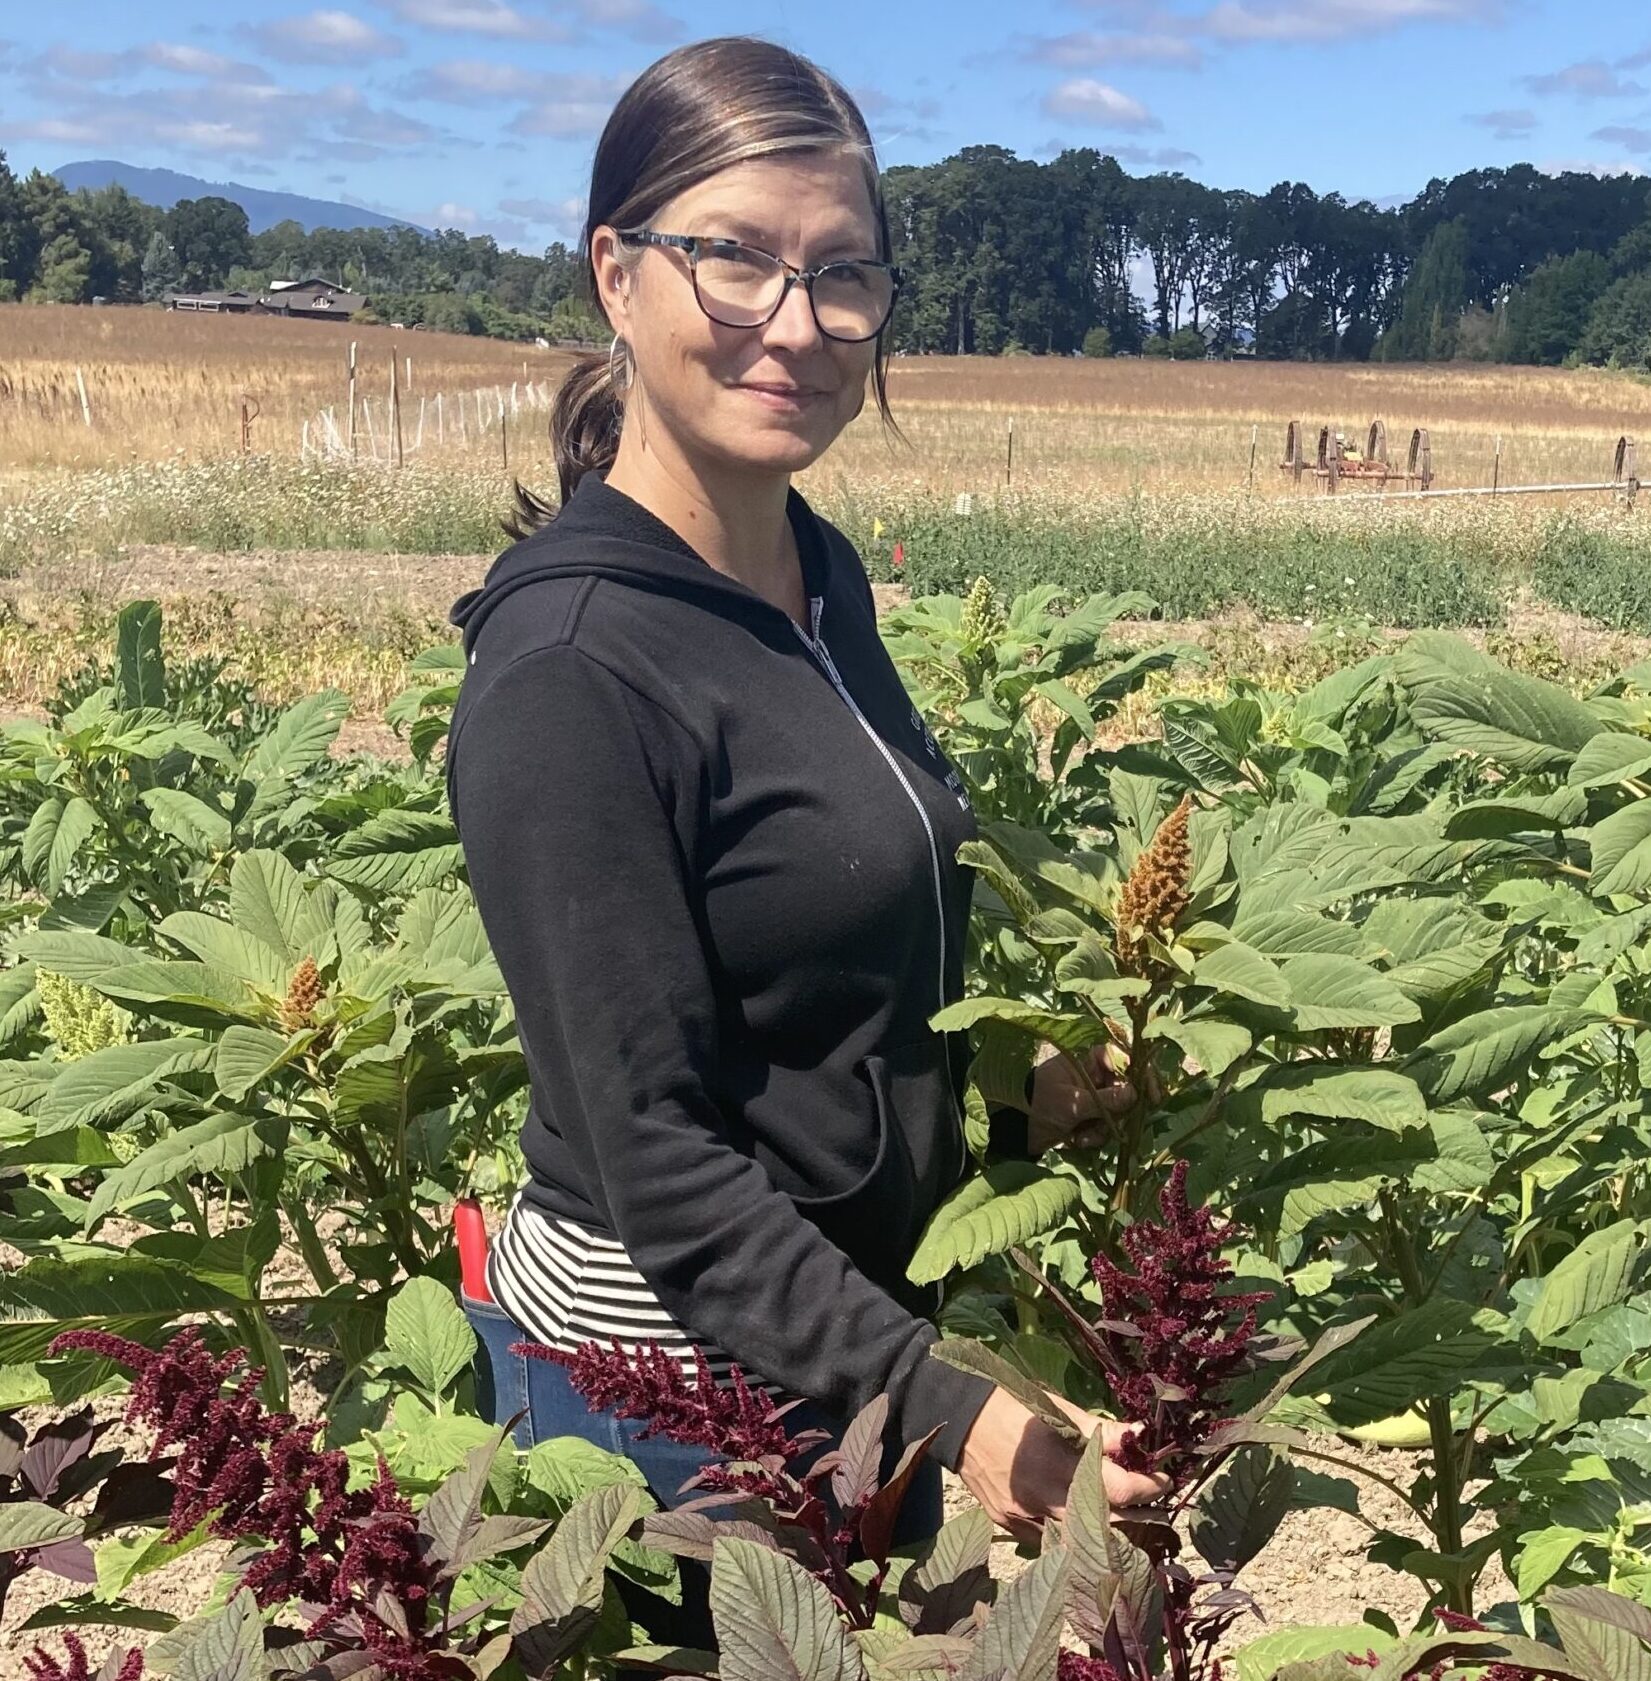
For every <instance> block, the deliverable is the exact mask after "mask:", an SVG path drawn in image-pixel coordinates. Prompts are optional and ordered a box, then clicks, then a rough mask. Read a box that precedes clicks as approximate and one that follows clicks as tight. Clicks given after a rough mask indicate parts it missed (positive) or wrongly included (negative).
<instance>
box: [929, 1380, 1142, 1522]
mask: <svg viewBox="0 0 1651 1681" xmlns="http://www.w3.org/2000/svg"><path fill="white" fill-rule="evenodd" d="M1050 1400H1051V1402H1053V1403H1054V1404H1055V1405H1057V1406H1059V1407H1060V1408H1061V1410H1062V1411H1063V1412H1067V1413H1070V1414H1071V1415H1072V1417H1073V1420H1074V1421H1075V1422H1077V1423H1078V1425H1079V1428H1080V1429H1083V1430H1084V1433H1085V1435H1090V1434H1093V1432H1094V1431H1095V1430H1097V1429H1099V1430H1100V1431H1101V1432H1102V1438H1101V1439H1102V1441H1103V1443H1104V1444H1105V1446H1106V1447H1107V1448H1108V1449H1109V1450H1111V1449H1113V1448H1116V1447H1117V1445H1118V1443H1119V1442H1121V1441H1122V1440H1123V1439H1124V1437H1125V1436H1126V1435H1127V1434H1128V1433H1129V1430H1130V1428H1131V1427H1130V1426H1127V1425H1122V1424H1116V1423H1112V1422H1110V1421H1105V1420H1102V1419H1098V1418H1096V1417H1094V1415H1093V1414H1090V1413H1085V1412H1081V1411H1080V1410H1079V1409H1077V1408H1075V1407H1073V1406H1071V1405H1069V1404H1067V1403H1065V1402H1062V1401H1061V1400H1060V1398H1059V1397H1058V1396H1054V1395H1052V1396H1050ZM1079 1458H1080V1450H1079V1448H1078V1447H1077V1445H1076V1444H1074V1443H1072V1442H1069V1441H1067V1440H1066V1438H1065V1437H1064V1436H1061V1435H1058V1434H1057V1433H1056V1432H1055V1431H1053V1430H1051V1429H1050V1428H1049V1426H1048V1425H1047V1424H1045V1423H1044V1422H1043V1420H1042V1419H1040V1418H1039V1417H1038V1416H1037V1414H1036V1413H1034V1412H1033V1411H1032V1410H1031V1409H1030V1408H1029V1407H1027V1406H1026V1405H1025V1404H1024V1403H1023V1402H1021V1401H1017V1400H1016V1399H1015V1397H1014V1396H1013V1395H1011V1394H1010V1393H1009V1391H1008V1390H1007V1389H994V1390H993V1391H992V1393H991V1395H990V1396H989V1397H988V1399H987V1402H986V1405H985V1406H984V1407H982V1408H981V1409H980V1411H979V1413H977V1414H976V1415H975V1421H974V1423H973V1424H972V1425H971V1426H970V1427H969V1433H968V1435H966V1436H965V1437H964V1438H963V1451H962V1454H961V1455H960V1456H959V1459H958V1465H957V1474H958V1475H959V1476H960V1477H961V1478H962V1479H963V1482H964V1484H965V1486H966V1487H967V1488H968V1490H969V1492H970V1493H971V1494H972V1495H973V1496H974V1497H975V1499H976V1500H978V1501H979V1502H980V1504H981V1506H982V1508H983V1509H984V1510H985V1513H986V1515H987V1516H988V1517H989V1518H990V1519H991V1520H992V1521H993V1523H995V1524H996V1525H997V1526H998V1527H999V1528H1000V1529H1006V1530H1008V1532H1009V1533H1010V1534H1011V1535H1013V1536H1014V1538H1015V1539H1016V1540H1017V1541H1036V1540H1037V1538H1038V1535H1039V1532H1040V1530H1041V1529H1042V1526H1043V1521H1044V1519H1045V1518H1056V1519H1059V1518H1062V1517H1064V1516H1065V1514H1066V1496H1067V1493H1068V1491H1069V1490H1070V1489H1071V1487H1072V1478H1073V1475H1074V1473H1075V1472H1076V1471H1077V1469H1078V1460H1079ZM1101 1477H1102V1481H1103V1482H1104V1483H1105V1485H1106V1493H1107V1498H1108V1499H1109V1500H1110V1501H1111V1502H1112V1504H1113V1505H1114V1506H1138V1505H1141V1504H1142V1503H1143V1502H1146V1501H1149V1500H1156V1499H1157V1498H1158V1497H1159V1496H1160V1495H1161V1494H1163V1493H1164V1492H1165V1490H1166V1489H1167V1488H1168V1487H1169V1479H1168V1478H1167V1477H1149V1476H1142V1475H1141V1474H1139V1473H1138V1472H1135V1471H1126V1470H1124V1469H1123V1467H1122V1466H1120V1465H1116V1464H1114V1463H1113V1462H1112V1461H1111V1460H1110V1459H1107V1460H1104V1461H1103V1462H1102V1467H1101Z"/></svg>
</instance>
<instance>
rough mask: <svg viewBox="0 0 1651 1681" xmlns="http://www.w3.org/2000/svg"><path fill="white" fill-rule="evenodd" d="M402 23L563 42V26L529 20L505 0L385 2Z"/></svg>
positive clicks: (568, 34)
mask: <svg viewBox="0 0 1651 1681" xmlns="http://www.w3.org/2000/svg"><path fill="white" fill-rule="evenodd" d="M387 3H388V5H389V7H390V10H391V11H392V12H393V13H394V14H395V15H396V17H398V18H400V19H401V21H402V22H403V23H414V24H418V25H420V26H421V27H422V28H425V29H446V30H451V31H453V32H454V33H456V34H463V35H493V36H497V37H499V38H501V39H506V40H527V39H531V38H534V37H538V38H545V37H549V38H553V39H558V40H567V39H569V38H570V37H571V35H572V31H571V30H569V29H567V28H566V27H565V26H562V25H557V24H552V23H548V22H546V21H545V20H544V19H542V18H531V17H528V16H527V14H526V13H524V12H520V11H518V10H517V9H516V8H515V7H514V6H507V5H506V4H505V0H387Z"/></svg>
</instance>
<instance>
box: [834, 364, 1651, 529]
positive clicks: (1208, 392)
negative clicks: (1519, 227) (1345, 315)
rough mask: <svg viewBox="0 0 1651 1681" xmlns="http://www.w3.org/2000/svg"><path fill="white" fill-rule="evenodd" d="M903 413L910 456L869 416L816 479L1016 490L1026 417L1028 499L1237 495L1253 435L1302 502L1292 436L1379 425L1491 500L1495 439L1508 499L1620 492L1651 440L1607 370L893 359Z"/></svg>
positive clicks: (1398, 446) (1272, 478) (1258, 475)
mask: <svg viewBox="0 0 1651 1681" xmlns="http://www.w3.org/2000/svg"><path fill="white" fill-rule="evenodd" d="M890 397H891V400H892V402H893V405H894V410H895V415H896V418H897V419H898V421H899V424H900V428H901V430H902V431H903V432H904V433H905V434H906V436H907V438H908V439H909V440H910V445H911V447H910V448H905V447H902V446H901V445H899V444H898V443H895V444H890V443H889V442H888V441H887V440H886V439H885V438H884V437H883V434H882V429H881V426H880V424H879V423H878V421H877V418H876V416H875V414H874V413H872V412H870V411H869V410H868V412H867V414H865V415H863V416H862V417H861V419H860V420H859V421H857V422H856V423H855V425H854V426H853V427H851V428H850V430H849V432H848V434H847V435H846V436H845V437H844V438H843V440H842V441H841V442H840V443H839V444H838V445H837V446H836V447H835V448H834V449H833V450H832V452H831V454H830V455H829V456H827V457H826V459H825V461H824V462H823V463H822V464H821V466H820V467H819V468H818V469H816V474H817V476H819V477H823V478H825V479H827V480H828V481H829V480H834V479H841V480H842V481H844V482H845V483H846V484H850V485H857V486H861V487H863V486H865V485H866V484H868V483H870V482H874V481H884V482H887V481H892V482H894V483H898V484H899V485H901V486H902V487H904V488H907V489H910V490H917V489H927V490H931V491H947V492H950V491H957V490H975V491H980V490H986V489H990V488H992V487H994V486H997V487H1001V486H1002V485H1003V483H1004V480H1005V474H1006V468H1007V450H1008V431H1009V422H1010V420H1011V418H1012V419H1013V421H1014V468H1013V474H1014V477H1013V482H1014V485H1015V486H1016V487H1017V488H1026V489H1032V490H1046V491H1049V492H1051V493H1054V494H1060V495H1068V496H1073V497H1082V496H1086V495H1089V494H1093V493H1095V492H1106V491H1111V492H1117V491H1124V490H1132V489H1136V488H1141V489H1147V490H1177V491H1180V490H1191V489H1194V488H1203V489H1229V488H1232V487H1235V486H1240V485H1242V484H1243V483H1244V482H1245V478H1246V475H1247V472H1248V467H1249V458H1250V433H1251V428H1252V426H1253V427H1255V428H1257V431H1258V437H1257V444H1256V472H1255V481H1256V487H1257V488H1258V489H1260V490H1263V491H1267V492H1272V493H1276V494H1279V495H1285V494H1294V492H1293V490H1292V487H1291V484H1290V480H1289V478H1288V476H1287V475H1286V474H1284V473H1281V472H1280V471H1279V469H1278V463H1279V462H1280V461H1281V460H1282V459H1283V456H1284V434H1285V428H1286V427H1287V426H1288V424H1289V423H1290V421H1292V420H1299V421H1301V422H1302V423H1303V424H1304V426H1305V427H1306V428H1307V430H1308V432H1309V434H1310V439H1316V437H1317V430H1318V427H1319V426H1320V425H1321V424H1325V423H1328V424H1330V425H1332V426H1334V427H1336V428H1338V429H1339V430H1341V431H1343V432H1345V433H1346V434H1347V436H1348V438H1349V439H1356V440H1359V441H1360V442H1362V441H1363V438H1364V434H1365V431H1366V429H1367V428H1368V426H1369V424H1370V422H1371V421H1372V420H1373V419H1377V418H1380V419H1381V420H1383V421H1384V422H1385V423H1386V426H1387V431H1388V439H1389V456H1390V459H1392V460H1394V461H1395V462H1397V463H1399V464H1401V465H1402V462H1403V455H1404V449H1405V446H1406V444H1407V442H1408V440H1409V437H1410V433H1411V430H1412V429H1413V428H1414V427H1417V426H1426V427H1427V428H1428V429H1429V431H1430V434H1431V438H1432V444H1433V460H1434V467H1435V471H1436V473H1437V475H1438V476H1437V483H1438V484H1439V485H1440V486H1441V487H1443V486H1447V485H1457V486H1462V485H1478V484H1489V483H1490V479H1491V464H1492V458H1493V454H1494V451H1495V446H1496V440H1497V438H1498V437H1500V438H1501V439H1502V468H1501V480H1502V482H1503V483H1504V484H1514V483H1545V482H1551V481H1554V480H1566V481H1575V480H1601V479H1606V478H1609V477H1610V469H1611V462H1612V454H1613V451H1614V450H1615V447H1616V441H1617V438H1618V437H1619V436H1620V435H1622V434H1623V433H1624V432H1626V433H1629V434H1634V435H1638V436H1644V437H1651V382H1647V381H1644V380H1640V379H1636V378H1633V377H1631V376H1629V375H1624V374H1617V373H1608V372H1605V371H1603V370H1598V369H1581V370H1576V371H1569V370H1564V369H1557V368H1511V367H1486V366H1478V365H1463V366H1449V367H1405V366H1394V367H1388V366H1386V365H1383V364H1360V363H1317V364H1306V363H1291V362H1163V361H1158V360H1147V359H1144V358H1123V359H1116V360H1109V361H1097V362H1091V361H1085V360H1082V359H1081V358H1072V357H1065V358H1061V357H1006V358H988V357H962V358H953V357H928V356H923V357H899V358H896V360H895V363H894V367H893V373H892V378H891V381H890Z"/></svg>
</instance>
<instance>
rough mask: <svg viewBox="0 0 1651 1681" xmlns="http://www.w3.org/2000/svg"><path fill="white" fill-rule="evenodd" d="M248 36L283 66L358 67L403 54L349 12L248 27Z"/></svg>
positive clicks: (399, 47)
mask: <svg viewBox="0 0 1651 1681" xmlns="http://www.w3.org/2000/svg"><path fill="white" fill-rule="evenodd" d="M246 32H247V34H248V35H249V36H250V37H251V39H252V40H254V41H256V42H257V44H258V46H259V47H260V48H261V49H262V50H263V51H264V52H265V53H267V54H268V55H269V56H270V57H271V58H275V59H280V60H281V61H282V63H284V64H360V63H362V62H363V61H364V60H366V59H374V58H395V57H398V56H399V55H400V54H401V53H403V52H405V51H406V48H405V47H403V45H402V44H401V42H400V41H398V40H397V39H396V38H395V37H394V36H393V35H386V34H384V32H383V31H382V30H378V29H375V28H373V26H372V25H371V24H370V23H365V22H363V21H362V20H361V19H360V18H358V17H356V16H355V15H354V14H353V13H351V12H339V11H332V10H321V11H315V12H304V13H301V14H300V15H299V16H297V17H289V18H277V19H276V20H274V21H273V22H271V23H260V24H252V25H248V26H247V31H246Z"/></svg>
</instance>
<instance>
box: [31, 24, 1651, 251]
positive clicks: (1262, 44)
mask: <svg viewBox="0 0 1651 1681" xmlns="http://www.w3.org/2000/svg"><path fill="white" fill-rule="evenodd" d="M732 32H750V33H755V34H762V35H767V36H770V37H772V38H774V39H776V40H780V41H784V42H785V43H787V44H788V45H790V46H794V47H796V48H798V49H799V50H800V51H802V52H805V53H807V54H809V55H810V56H812V57H814V58H817V59H818V60H820V61H821V62H822V63H823V64H825V65H826V66H827V68H829V69H830V70H832V71H833V72H835V73H836V74H837V75H838V76H839V77H841V78H842V80H843V81H845V82H846V83H847V84H848V85H849V86H850V87H851V88H852V89H853V90H854V91H855V92H856V93H857V94H858V95H859V96H860V98H861V100H862V103H863V105H864V107H865V109H866V112H867V115H868V117H869V119H870V121H871V125H872V129H873V132H874V133H875V134H876V136H877V138H878V142H879V147H880V150H881V153H882V156H883V161H884V162H885V163H922V162H927V161H930V160H932V159H935V158H939V157H943V156H945V155H946V154H947V153H948V152H952V151H955V150H956V149H958V148H959V147H961V146H965V145H970V144H974V143H979V142H996V143H998V144H1001V145H1005V146H1009V147H1012V148H1013V149H1014V150H1015V151H1017V152H1019V153H1020V154H1021V155H1022V156H1033V157H1046V156H1050V155H1052V154H1053V153H1054V152H1055V151H1057V150H1058V149H1059V148H1060V147H1061V146H1063V145H1093V146H1096V147H1099V148H1101V149H1103V150H1107V151H1111V152H1114V153H1115V154H1116V155H1117V156H1118V157H1119V159H1120V160H1121V161H1122V162H1123V163H1124V164H1125V165H1126V167H1128V168H1130V169H1131V170H1134V171H1137V172H1139V171H1142V170H1146V169H1152V168H1178V169H1182V170H1185V171H1186V172H1187V173H1188V174H1190V175H1193V176H1196V177H1197V178H1199V179H1200V180H1204V181H1207V182H1209V183H1211V184H1213V185H1216V186H1223V187H1249V188H1253V189H1257V190H1262V189H1265V188H1267V187H1268V186H1270V185H1272V184H1273V183H1274V182H1275V181H1278V180H1282V179H1293V180H1305V181H1307V182H1309V183H1310V184H1311V185H1312V186H1313V187H1315V188H1316V189H1317V190H1319V191H1321V192H1324V191H1329V190H1331V189H1335V190H1339V191H1340V192H1342V193H1344V194H1346V195H1347V196H1348V197H1350V198H1353V197H1369V198H1374V199H1377V200H1378V201H1390V200H1394V199H1399V198H1404V197H1407V196H1409V195H1410V194H1411V193H1413V192H1414V191H1416V190H1417V189H1418V188H1419V187H1421V186H1422V185H1423V184H1424V183H1425V182H1426V181H1427V180H1428V178H1429V177H1430V176H1433V175H1448V174H1453V173H1455V172H1456V171H1458V170H1462V169H1468V168H1473V167H1476V166H1481V165H1490V164H1507V163H1513V162H1517V161H1529V162H1532V163H1535V164H1537V165H1538V166H1539V167H1543V168H1550V169H1558V168H1589V169H1622V168H1629V169H1635V170H1640V169H1651V12H1647V10H1646V9H1645V8H1644V7H1642V6H1638V5H1631V4H1629V3H1628V0H1592V3H1589V4H1582V3H1577V0H1180V3H1177V4H1174V5H1149V4H1141V3H1138V0H1020V3H1019V4H1014V5H1007V6H1006V5H1002V4H998V3H986V0H336V3H334V4H326V5H322V6H319V7H310V8H306V7H304V6H302V5H293V6H287V5H282V4H280V3H278V0H273V3H272V0H210V3H208V0H171V4H169V5H166V6H140V5H133V4H130V3H123V4H114V3H111V0H70V3H68V4H59V5H55V6H54V5H38V4H25V3H24V0H0V147H3V148H4V149H5V150H6V151H7V153H8V155H9V157H10V160H11V162H12V165H13V167H14V168H18V169H19V170H23V169H28V168H30V167H33V166H36V165H38V166H40V167H42V168H47V169H50V168H54V167H56V166H58V165H60V164H63V163H66V162H69V161H71V160H74V159H79V158H88V157H116V158H120V159H122V160H124V161H126V162H128V163H134V164H142V165H149V166H163V167H168V168H173V169H179V170H183V171H186V172H188V173H190V174H195V175H201V176H205V177H207V178H208V179H213V180H226V179H233V180H241V181H245V182H247V183H249V184H253V185H258V186H266V187H277V188H283V189H287V190H290V191H294V192H303V193H308V194H311V195H313V196H316V197H322V198H334V199H345V200H348V201H349V202H352V203H356V204H362V205H368V206H371V207H373V208H375V209H379V210H384V211H388V212H390V213H392V214H395V215H401V216H406V217H409V218H411V219H412V220H414V221H418V222H421V223H423V224H425V225H426V226H437V225H439V226H453V227H461V228H465V229H467V230H469V231H473V232H489V233H492V234H494V235H496V236H497V237H498V238H499V239H500V240H501V241H502V242H504V243H507V244H511V245H517V246H520V247H521V248H523V249H529V250H532V249H538V248H539V247H540V246H542V245H543V244H544V243H545V242H546V241H547V240H548V239H551V238H567V237H569V236H570V235H571V234H572V233H573V231H574V230H575V229H576V228H577V225H578V219H579V212H580V197H581V194H582V192H583V190H584V184H585V181H586V179H587V178H588V171H589V164H590V156H591V150H592V147H593V145H594V141H595V136H596V133H597V132H598V130H599V129H600V126H601V123H602V121H603V119H604V118H605V116H606V114H607V111H608V109H609V107H610V106H611V105H612V102H613V100H614V98H615V97H616V95H617V93H618V92H619V90H620V89H621V88H622V87H623V86H624V85H625V83H626V82H627V81H628V80H629V79H630V78H631V77H632V76H634V75H635V74H636V73H637V72H638V71H639V70H641V69H642V68H643V67H644V66H645V65H647V64H648V63H649V62H650V61H651V60H652V59H654V58H655V57H657V56H658V55H659V54H660V53H662V52H664V51H666V50H667V49H668V48H669V47H670V46H671V45H672V44H674V43H676V42H680V41H683V40H688V39H693V38H695V37H699V36H706V35H717V34H725V33H732Z"/></svg>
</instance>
